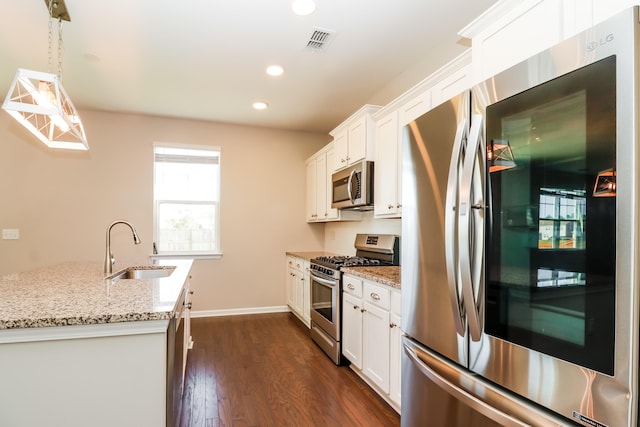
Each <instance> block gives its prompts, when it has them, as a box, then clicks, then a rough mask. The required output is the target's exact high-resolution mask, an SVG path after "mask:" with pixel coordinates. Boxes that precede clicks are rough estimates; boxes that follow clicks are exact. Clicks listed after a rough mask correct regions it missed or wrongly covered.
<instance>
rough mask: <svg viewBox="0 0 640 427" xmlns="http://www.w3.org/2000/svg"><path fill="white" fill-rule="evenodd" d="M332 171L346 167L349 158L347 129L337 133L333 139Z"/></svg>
mask: <svg viewBox="0 0 640 427" xmlns="http://www.w3.org/2000/svg"><path fill="white" fill-rule="evenodd" d="M333 150H334V154H335V156H334V158H333V170H334V171H337V170H340V169H342V168H344V167H346V166H347V164H348V163H347V157H349V143H348V140H347V129H344V130H343V131H341V132H340V133H337V134H336V135H335V136H334V137H333Z"/></svg>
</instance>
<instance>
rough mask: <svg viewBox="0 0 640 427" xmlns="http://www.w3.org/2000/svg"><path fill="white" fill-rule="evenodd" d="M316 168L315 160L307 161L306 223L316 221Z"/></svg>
mask: <svg viewBox="0 0 640 427" xmlns="http://www.w3.org/2000/svg"><path fill="white" fill-rule="evenodd" d="M317 171H318V167H317V162H316V161H315V160H313V159H312V160H309V161H308V162H307V208H306V212H307V222H310V221H316V220H317V219H318V206H317V196H316V191H317V186H318V184H317V176H318V172H317Z"/></svg>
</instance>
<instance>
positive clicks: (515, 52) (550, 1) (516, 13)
mask: <svg viewBox="0 0 640 427" xmlns="http://www.w3.org/2000/svg"><path fill="white" fill-rule="evenodd" d="M635 4H638V0H635V1H633V0H590V1H584V0H501V1H499V2H497V3H496V4H495V5H494V6H493V7H491V8H490V9H488V10H487V11H486V12H485V13H483V14H482V15H481V16H479V17H478V18H477V19H476V20H474V21H473V22H472V23H470V24H469V25H468V26H466V27H465V28H463V29H462V30H461V31H460V32H459V33H458V34H459V35H461V36H462V37H465V38H468V39H471V40H472V50H473V73H472V74H473V80H472V81H473V83H474V84H475V83H480V82H482V81H484V80H486V79H488V78H490V77H492V76H494V75H495V74H498V73H500V72H501V71H504V70H506V69H507V68H509V67H511V66H513V65H515V64H517V63H519V62H522V61H524V60H526V59H527V58H529V57H530V56H533V55H535V54H537V53H539V52H541V51H543V50H545V49H547V48H549V47H551V46H553V45H555V44H557V43H559V42H561V41H562V40H565V39H567V38H569V37H572V36H574V35H576V34H577V33H579V32H581V31H583V30H586V29H587V28H589V27H591V26H593V25H595V24H598V23H599V22H602V21H604V20H606V19H607V18H610V17H611V16H613V15H615V14H617V13H618V12H621V11H622V10H624V9H626V8H628V7H631V6H633V5H635Z"/></svg>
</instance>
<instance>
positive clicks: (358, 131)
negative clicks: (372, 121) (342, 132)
mask: <svg viewBox="0 0 640 427" xmlns="http://www.w3.org/2000/svg"><path fill="white" fill-rule="evenodd" d="M367 120H368V118H367V116H364V117H361V118H360V119H358V120H357V121H356V122H354V123H353V124H351V125H350V126H349V136H348V138H347V141H348V143H349V144H348V145H349V152H348V154H347V163H348V164H350V165H351V164H353V163H356V162H358V161H360V160H363V159H364V158H365V157H366V155H367V136H369V135H367Z"/></svg>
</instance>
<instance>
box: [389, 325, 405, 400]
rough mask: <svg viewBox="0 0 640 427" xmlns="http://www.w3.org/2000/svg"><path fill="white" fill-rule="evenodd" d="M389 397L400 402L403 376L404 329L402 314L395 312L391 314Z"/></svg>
mask: <svg viewBox="0 0 640 427" xmlns="http://www.w3.org/2000/svg"><path fill="white" fill-rule="evenodd" d="M389 320H390V323H389V330H390V336H389V397H391V400H393V401H394V402H395V403H397V404H398V405H399V404H400V387H401V384H400V382H401V378H402V367H401V356H402V341H401V339H400V338H401V337H402V331H401V330H400V316H398V315H397V314H395V313H391V314H390V315H389Z"/></svg>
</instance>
